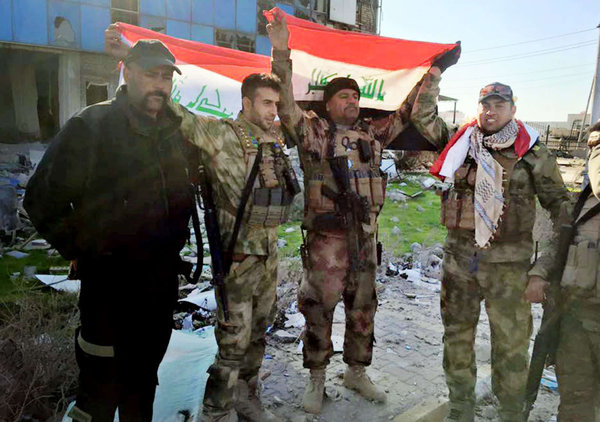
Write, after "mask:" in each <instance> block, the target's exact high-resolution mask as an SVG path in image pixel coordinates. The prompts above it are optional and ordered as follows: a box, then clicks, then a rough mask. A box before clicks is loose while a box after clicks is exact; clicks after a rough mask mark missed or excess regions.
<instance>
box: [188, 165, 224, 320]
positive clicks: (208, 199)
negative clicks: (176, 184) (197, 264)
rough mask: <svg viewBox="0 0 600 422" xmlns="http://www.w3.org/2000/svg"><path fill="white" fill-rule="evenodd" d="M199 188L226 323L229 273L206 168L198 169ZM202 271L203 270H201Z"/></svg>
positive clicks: (213, 282) (200, 251) (213, 267)
mask: <svg viewBox="0 0 600 422" xmlns="http://www.w3.org/2000/svg"><path fill="white" fill-rule="evenodd" d="M197 186H198V187H199V188H200V189H199V190H200V196H201V197H202V202H200V201H199V199H200V198H199V197H198V188H195V189H194V196H195V199H196V202H197V203H198V204H200V203H202V205H201V208H202V210H203V211H204V225H205V227H206V237H207V238H208V244H209V246H210V260H211V264H212V281H211V284H212V285H213V286H214V287H215V291H216V292H217V294H218V296H219V302H220V303H221V308H222V310H223V316H224V318H225V321H229V307H228V306H227V288H226V286H225V276H226V275H227V273H228V272H229V268H226V267H227V266H226V264H225V260H224V257H225V251H224V250H223V242H222V241H221V231H220V230H219V221H218V219H217V208H216V207H215V202H214V199H213V190H212V186H211V185H210V183H208V178H207V176H206V172H205V170H204V167H202V166H199V168H198V180H197ZM197 247H198V254H202V253H203V250H202V244H199V245H197ZM199 256H200V255H199ZM200 270H201V269H200Z"/></svg>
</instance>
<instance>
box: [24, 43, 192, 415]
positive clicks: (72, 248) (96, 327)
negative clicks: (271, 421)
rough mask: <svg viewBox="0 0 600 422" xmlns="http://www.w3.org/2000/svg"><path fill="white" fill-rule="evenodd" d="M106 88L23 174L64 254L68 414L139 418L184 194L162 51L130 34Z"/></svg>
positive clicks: (149, 387) (144, 409)
mask: <svg viewBox="0 0 600 422" xmlns="http://www.w3.org/2000/svg"><path fill="white" fill-rule="evenodd" d="M124 66H125V67H124V78H125V82H126V84H125V85H123V86H121V87H120V88H119V90H118V91H117V93H116V98H114V99H112V100H109V101H106V102H103V103H99V104H95V105H92V106H90V107H87V108H85V109H84V110H82V111H81V112H79V113H78V114H76V115H75V116H73V117H72V118H71V119H70V120H69V121H68V122H67V123H66V124H65V126H64V127H63V128H62V129H61V131H60V132H59V133H58V134H57V136H56V138H55V139H54V140H53V142H52V144H51V145H50V147H49V148H48V150H47V151H46V154H45V155H44V158H43V159H42V161H41V162H40V164H39V165H38V167H37V170H36V172H35V174H34V175H33V177H32V178H31V180H30V181H29V184H28V186H27V192H26V195H25V203H24V205H25V208H26V210H27V212H28V213H29V217H30V218H31V221H32V222H33V223H34V225H35V227H36V229H37V230H38V231H39V232H40V234H41V235H42V236H44V237H45V238H46V239H47V240H48V241H49V242H50V243H51V244H52V245H53V246H54V247H55V248H56V249H57V250H58V251H59V252H60V253H61V255H62V256H63V257H64V258H66V259H69V260H73V261H75V262H76V266H77V272H78V274H79V278H80V279H81V292H80V297H79V309H80V318H81V326H80V328H79V329H78V330H77V332H76V336H75V337H76V342H75V349H76V359H77V363H78V365H79V369H80V374H79V391H78V393H77V399H76V405H75V407H74V408H73V410H71V411H70V413H69V416H71V417H72V418H73V419H74V420H76V421H90V420H93V421H94V422H96V421H98V422H100V421H111V422H112V421H113V419H114V416H115V411H116V409H117V408H118V410H119V417H120V419H121V420H124V421H134V420H135V421H150V420H151V419H152V405H153V401H154V393H155V389H156V384H157V369H158V366H159V363H160V361H161V360H162V357H163V355H164V353H165V351H166V349H167V345H168V343H169V338H170V336H171V330H172V318H173V316H172V315H173V309H174V305H175V303H176V300H177V293H178V278H177V272H178V265H179V263H180V259H179V251H180V250H181V248H182V247H183V245H184V244H185V241H186V239H187V237H188V221H189V217H190V213H191V209H192V206H193V202H192V198H191V196H190V193H189V187H188V178H187V175H186V166H187V160H186V158H185V156H184V154H183V149H182V146H183V142H184V139H183V136H182V135H181V133H180V124H181V117H178V116H177V114H176V108H175V107H179V106H177V105H175V104H173V103H172V102H171V101H170V99H169V97H170V92H171V86H172V76H173V72H174V71H175V72H180V71H179V69H178V68H177V66H176V65H175V58H174V57H173V55H172V54H171V52H170V51H169V50H168V49H167V48H166V47H165V45H164V44H162V43H161V42H159V41H154V40H140V41H138V42H137V43H136V44H135V45H134V46H133V47H132V48H131V50H130V51H129V54H128V55H127V57H126V59H125V64H124Z"/></svg>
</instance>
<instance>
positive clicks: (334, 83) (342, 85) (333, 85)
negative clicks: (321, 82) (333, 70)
mask: <svg viewBox="0 0 600 422" xmlns="http://www.w3.org/2000/svg"><path fill="white" fill-rule="evenodd" d="M342 89H353V90H354V91H356V92H357V93H358V98H360V89H359V88H358V83H356V81H355V80H354V79H352V78H344V77H340V78H334V79H332V80H330V81H329V83H328V84H327V85H325V91H323V102H324V103H326V102H328V101H329V100H331V97H333V96H334V95H335V94H336V93H338V92H339V91H341V90H342Z"/></svg>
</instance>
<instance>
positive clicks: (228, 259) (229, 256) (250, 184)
mask: <svg viewBox="0 0 600 422" xmlns="http://www.w3.org/2000/svg"><path fill="white" fill-rule="evenodd" d="M261 161H262V145H261V144H259V146H258V153H257V154H256V158H255V159H254V164H253V165H252V169H251V170H250V175H249V176H248V180H247V181H246V186H244V190H242V196H241V199H240V205H239V207H238V209H237V214H236V216H235V224H234V225H233V234H232V235H231V241H230V242H229V247H228V248H227V252H226V253H225V274H228V273H229V269H230V268H231V263H232V261H233V251H234V248H235V243H236V242H237V238H238V236H239V234H240V229H241V227H242V220H243V218H244V211H245V210H246V204H247V203H248V198H250V193H252V189H253V188H254V182H255V181H256V176H257V175H258V167H259V166H260V162H261Z"/></svg>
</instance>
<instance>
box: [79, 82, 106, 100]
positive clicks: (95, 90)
mask: <svg viewBox="0 0 600 422" xmlns="http://www.w3.org/2000/svg"><path fill="white" fill-rule="evenodd" d="M106 100H108V84H98V83H94V82H87V83H86V84H85V103H86V105H92V104H96V103H100V102H102V101H106Z"/></svg>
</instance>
